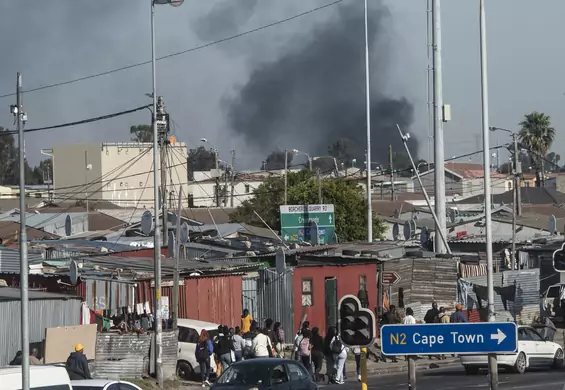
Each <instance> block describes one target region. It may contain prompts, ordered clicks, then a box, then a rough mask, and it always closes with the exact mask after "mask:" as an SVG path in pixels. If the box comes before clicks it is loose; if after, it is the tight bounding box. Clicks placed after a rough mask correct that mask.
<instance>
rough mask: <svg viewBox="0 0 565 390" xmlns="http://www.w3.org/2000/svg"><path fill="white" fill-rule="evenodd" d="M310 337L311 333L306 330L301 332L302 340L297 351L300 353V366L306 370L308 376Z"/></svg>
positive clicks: (309, 368) (309, 370) (310, 357)
mask: <svg viewBox="0 0 565 390" xmlns="http://www.w3.org/2000/svg"><path fill="white" fill-rule="evenodd" d="M310 337H312V333H311V332H310V331H309V330H308V329H306V330H304V332H302V340H300V345H299V349H298V350H299V351H300V360H301V361H302V365H303V366H304V367H305V368H306V369H307V370H308V372H309V373H310V375H311V374H312V356H311V350H312V344H311V343H310Z"/></svg>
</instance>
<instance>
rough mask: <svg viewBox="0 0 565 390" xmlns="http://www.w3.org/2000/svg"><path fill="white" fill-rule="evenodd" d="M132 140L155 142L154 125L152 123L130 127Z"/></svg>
mask: <svg viewBox="0 0 565 390" xmlns="http://www.w3.org/2000/svg"><path fill="white" fill-rule="evenodd" d="M129 132H130V134H131V140H132V141H134V142H153V127H152V126H151V125H137V126H132V127H130V128H129Z"/></svg>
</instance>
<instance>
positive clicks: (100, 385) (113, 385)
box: [71, 379, 142, 390]
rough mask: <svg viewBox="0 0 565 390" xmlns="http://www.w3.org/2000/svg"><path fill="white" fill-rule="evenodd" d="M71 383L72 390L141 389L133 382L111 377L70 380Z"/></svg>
mask: <svg viewBox="0 0 565 390" xmlns="http://www.w3.org/2000/svg"><path fill="white" fill-rule="evenodd" d="M71 384H72V386H73V390H142V389H141V387H139V386H136V385H134V384H133V383H130V382H124V381H114V380H111V379H85V380H80V381H71Z"/></svg>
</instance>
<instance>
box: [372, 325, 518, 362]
mask: <svg viewBox="0 0 565 390" xmlns="http://www.w3.org/2000/svg"><path fill="white" fill-rule="evenodd" d="M381 342H382V352H383V353H384V354H385V355H390V356H394V355H443V354H459V355H464V354H483V353H513V352H516V351H517V350H518V328H517V326H516V324H515V323H513V322H474V323H458V324H417V325H383V327H382V328H381Z"/></svg>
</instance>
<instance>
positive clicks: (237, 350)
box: [232, 326, 245, 362]
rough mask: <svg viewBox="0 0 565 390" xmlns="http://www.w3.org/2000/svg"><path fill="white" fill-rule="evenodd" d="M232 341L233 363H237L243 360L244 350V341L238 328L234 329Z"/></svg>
mask: <svg viewBox="0 0 565 390" xmlns="http://www.w3.org/2000/svg"><path fill="white" fill-rule="evenodd" d="M232 340H233V350H234V354H235V361H236V362H239V361H241V360H242V359H243V351H244V350H245V340H244V338H243V337H241V329H240V328H239V326H236V327H235V332H234V335H233V338H232Z"/></svg>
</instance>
